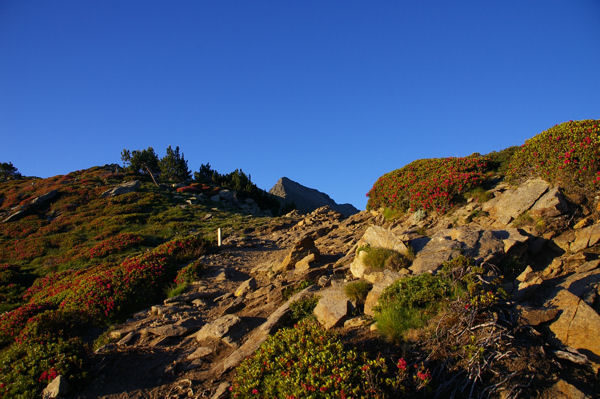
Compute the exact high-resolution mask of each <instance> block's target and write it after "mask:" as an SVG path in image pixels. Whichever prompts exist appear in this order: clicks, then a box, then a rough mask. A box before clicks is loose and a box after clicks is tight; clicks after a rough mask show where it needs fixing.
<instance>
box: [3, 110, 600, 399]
mask: <svg viewBox="0 0 600 399" xmlns="http://www.w3.org/2000/svg"><path fill="white" fill-rule="evenodd" d="M122 156H123V161H124V162H125V168H122V167H120V166H118V165H105V166H103V167H93V168H90V169H87V170H81V171H76V172H72V173H70V174H68V175H64V176H55V177H51V178H46V179H40V178H30V177H23V176H21V175H20V174H19V173H18V171H17V169H16V168H15V167H14V166H13V165H12V164H10V163H3V164H2V168H3V171H4V172H3V175H2V178H1V181H0V221H2V222H1V223H0V311H1V312H3V313H2V314H1V315H0V397H7V398H9V397H10V398H12V397H17V398H37V397H39V396H40V393H41V391H42V389H44V387H46V386H47V385H48V383H49V382H50V381H53V380H54V379H55V378H56V377H57V376H59V375H60V376H63V377H64V378H65V379H67V380H68V382H69V384H70V385H71V389H72V390H73V392H75V393H76V394H80V393H81V397H82V398H88V397H90V398H91V397H98V396H100V395H106V396H107V397H109V398H116V397H123V395H129V396H140V397H144V396H147V397H195V398H200V397H207V395H208V396H209V397H215V398H218V397H226V396H227V395H228V394H229V395H231V397H237V398H247V397H248V398H249V397H265V398H267V397H268V398H271V397H283V398H304V397H314V398H333V397H335V398H337V397H340V398H357V397H365V398H393V397H411V398H428V397H434V396H435V395H437V397H482V398H483V397H504V398H511V399H512V398H517V397H559V396H556V395H557V394H556V393H557V392H563V391H561V389H572V392H575V393H581V395H580V396H576V395H575V396H572V397H585V395H584V393H586V394H589V393H591V392H594V391H597V389H598V388H599V386H598V384H599V382H598V381H600V379H599V378H598V376H599V374H598V370H600V363H598V362H597V359H598V356H600V342H599V341H597V340H595V339H594V337H593V336H592V335H593V334H589V333H587V332H589V331H591V329H592V328H593V329H594V331H596V330H597V329H598V328H600V315H599V313H600V299H599V298H600V290H599V289H598V287H599V286H600V285H598V284H600V224H599V223H598V198H597V195H598V187H599V186H598V184H600V158H599V157H600V127H599V122H598V121H594V120H587V121H577V122H567V123H563V124H560V125H556V126H554V127H552V128H550V129H548V130H546V131H544V132H542V133H540V134H538V135H536V136H534V137H533V138H531V139H530V140H527V142H526V143H525V144H524V145H523V146H520V147H510V148H507V149H505V150H501V151H499V152H493V153H490V154H487V155H480V154H473V155H470V156H468V157H460V158H436V159H422V160H417V161H414V162H412V163H410V164H408V165H406V166H404V167H402V168H400V169H397V170H394V171H392V172H390V173H387V174H385V175H383V176H381V177H380V178H379V179H378V180H377V181H376V182H375V183H374V185H373V187H372V189H371V190H370V191H369V192H368V194H367V195H368V196H369V202H368V206H367V207H368V210H369V211H367V212H360V213H357V214H355V215H352V216H350V217H348V218H344V217H343V215H341V214H339V213H338V212H335V211H334V210H332V209H329V208H327V207H322V208H318V209H316V210H315V211H313V212H311V213H309V214H307V215H300V214H299V213H298V212H291V213H290V214H288V215H286V216H283V217H277V216H274V215H277V214H278V213H280V212H281V210H280V209H279V203H278V202H277V201H276V200H274V199H273V198H272V196H270V195H269V194H267V193H265V192H264V191H262V190H260V189H258V188H257V187H256V186H255V185H254V184H253V183H252V182H251V179H250V176H249V175H246V174H245V173H244V172H242V171H241V170H239V169H238V170H235V171H233V172H231V173H228V174H221V173H219V172H217V171H215V170H213V169H212V168H211V167H210V165H209V164H204V165H202V167H201V168H200V170H199V171H197V172H195V173H193V174H192V173H191V172H190V171H189V170H188V168H187V161H185V159H184V157H183V153H182V152H180V150H179V148H178V147H176V148H175V149H173V148H171V147H169V148H168V149H167V154H166V155H165V157H163V158H159V157H158V156H157V155H156V153H155V152H154V150H153V149H152V148H148V149H146V150H141V151H138V150H134V151H129V150H124V151H123V154H122ZM192 175H193V176H194V178H193V179H192V178H191V176H192ZM540 178H541V179H540ZM544 180H545V181H544ZM132 182H133V183H132ZM548 182H550V183H552V184H548ZM125 186H127V187H129V188H130V189H131V190H130V191H131V192H127V193H120V194H115V191H113V190H114V189H116V188H122V187H125ZM217 228H221V229H222V230H223V231H224V233H225V235H226V236H227V238H228V241H227V245H226V246H224V247H221V248H218V247H217V246H216V245H215V239H216V229H217ZM209 271H210V272H209ZM171 296H173V297H174V298H168V299H166V298H167V297H171ZM295 298H298V299H295ZM161 301H162V305H160V306H156V307H153V308H149V307H150V305H154V304H159V303H161ZM134 314H135V317H132V316H133V315H134ZM578 315H579V316H578ZM593 323H594V324H593ZM327 330H331V331H327ZM586 334H587V335H586ZM97 348H98V350H97V351H94V349H97ZM136 351H139V352H136ZM139 353H144V354H145V355H144V356H145V357H137V355H138V354H139ZM160 353H162V354H164V357H163V358H159V359H155V358H154V356H156V357H160ZM146 354H147V357H146ZM106 359H113V360H115V359H120V360H122V363H120V362H119V361H117V360H115V361H114V362H113V363H111V362H106V363H104V361H105V360H106ZM123 359H126V360H127V361H124V360H123ZM128 362H131V364H130V363H128ZM154 362H156V363H154ZM146 363H148V365H146ZM113 366H114V370H113V369H111V368H110V367H113ZM136 368H139V370H136ZM94 373H95V374H94ZM128 373H131V375H128V376H127V378H131V379H132V381H134V382H132V383H131V384H130V385H127V386H126V388H123V385H119V381H115V380H118V379H120V378H121V376H122V375H123V374H126V375H127V374H128ZM93 374H94V375H93ZM115 376H118V378H115ZM163 377H164V381H162V380H161V382H160V383H159V382H156V381H157V380H158V379H162V378H163ZM148 381H151V382H148ZM111 384H114V385H111ZM136 384H137V385H136ZM182 384H183V385H182ZM182 387H183V388H182ZM565 387H566V388H565ZM99 392H100V393H99ZM175 392H177V395H179V396H177V395H176V394H175ZM218 392H220V394H218V395H217V393H218ZM542 393H545V395H546V396H536V395H541V394H542ZM119 395H121V396H119ZM219 395H221V396H219ZM548 395H550V396H548ZM567 397H568V396H567Z"/></svg>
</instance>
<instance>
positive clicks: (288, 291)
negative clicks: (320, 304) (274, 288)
mask: <svg viewBox="0 0 600 399" xmlns="http://www.w3.org/2000/svg"><path fill="white" fill-rule="evenodd" d="M311 285H313V283H312V281H309V280H302V281H300V282H299V283H296V284H294V285H289V286H287V287H285V288H284V289H283V291H282V292H281V295H282V296H283V299H285V300H288V299H289V298H290V297H291V296H292V295H294V294H296V293H298V292H300V291H302V290H303V289H305V288H308V287H310V286H311Z"/></svg>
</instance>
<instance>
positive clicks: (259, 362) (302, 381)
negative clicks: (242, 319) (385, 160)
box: [231, 320, 386, 398]
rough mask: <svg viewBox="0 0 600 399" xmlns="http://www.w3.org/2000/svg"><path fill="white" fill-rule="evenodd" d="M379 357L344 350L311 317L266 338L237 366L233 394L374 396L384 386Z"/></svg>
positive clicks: (262, 396) (321, 396) (337, 396)
mask: <svg viewBox="0 0 600 399" xmlns="http://www.w3.org/2000/svg"><path fill="white" fill-rule="evenodd" d="M385 371H386V369H385V363H384V362H383V360H382V359H377V360H368V359H366V357H364V356H361V355H359V354H358V353H357V352H355V351H353V350H346V349H345V348H344V346H343V345H342V343H341V341H340V340H339V339H338V338H337V337H336V336H335V335H334V334H332V333H330V332H327V331H325V330H323V329H322V328H321V327H319V326H318V324H317V323H316V322H314V321H312V320H304V321H302V322H300V323H299V324H298V325H297V326H296V327H295V328H288V329H282V330H280V331H278V332H277V333H276V334H275V335H273V336H271V337H269V338H268V339H267V340H266V341H265V342H264V343H263V344H262V345H261V347H260V348H259V349H258V350H257V351H256V352H255V353H254V355H252V356H251V357H250V358H248V359H246V360H244V362H242V364H240V366H239V367H238V368H237V369H236V375H235V377H234V380H233V385H232V392H231V397H233V398H251V397H252V398H254V397H260V398H350V397H353V398H359V397H360V398H375V397H381V395H382V390H381V387H383V386H384V384H383V381H381V380H380V376H381V375H382V374H383V373H384V372H385Z"/></svg>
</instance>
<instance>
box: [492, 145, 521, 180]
mask: <svg viewBox="0 0 600 399" xmlns="http://www.w3.org/2000/svg"><path fill="white" fill-rule="evenodd" d="M518 149H519V147H518V146H512V147H508V148H505V149H503V150H501V151H493V152H490V153H489V154H487V155H486V157H487V158H488V159H489V160H490V167H491V169H492V170H494V171H496V172H498V173H499V174H501V175H504V174H506V171H507V170H508V168H509V165H510V160H511V159H512V156H513V154H514V153H515V152H516V151H517V150H518Z"/></svg>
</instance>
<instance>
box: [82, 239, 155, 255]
mask: <svg viewBox="0 0 600 399" xmlns="http://www.w3.org/2000/svg"><path fill="white" fill-rule="evenodd" d="M143 242H144V237H141V236H139V235H137V234H131V233H121V234H117V235H116V236H114V237H110V238H107V239H106V240H104V241H102V242H101V243H99V244H97V245H95V246H94V247H92V248H90V250H89V251H88V254H87V256H88V257H89V258H101V257H103V256H106V255H109V254H113V253H117V252H121V251H123V250H125V249H127V248H131V247H135V246H138V245H140V244H141V243H143Z"/></svg>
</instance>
